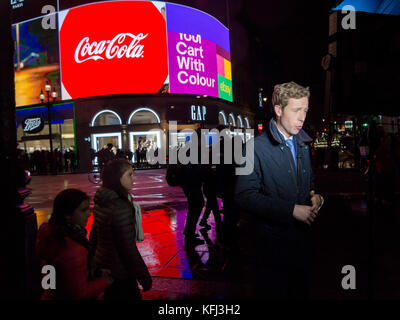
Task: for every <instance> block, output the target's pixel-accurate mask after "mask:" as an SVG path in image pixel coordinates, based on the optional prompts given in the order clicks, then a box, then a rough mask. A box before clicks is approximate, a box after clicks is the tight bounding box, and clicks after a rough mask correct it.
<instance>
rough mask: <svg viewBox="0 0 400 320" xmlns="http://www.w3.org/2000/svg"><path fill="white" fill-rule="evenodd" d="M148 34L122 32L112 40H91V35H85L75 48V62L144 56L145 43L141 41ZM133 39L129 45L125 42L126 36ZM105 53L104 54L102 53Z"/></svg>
mask: <svg viewBox="0 0 400 320" xmlns="http://www.w3.org/2000/svg"><path fill="white" fill-rule="evenodd" d="M147 36H148V34H146V35H143V33H140V34H138V35H136V36H135V35H133V34H131V33H120V34H118V35H116V36H115V37H114V38H113V39H112V40H107V41H106V40H101V41H99V42H96V41H93V42H90V41H89V37H85V38H83V39H82V40H81V42H79V44H78V46H77V47H76V49H75V56H74V58H75V62H76V63H82V62H85V61H87V60H99V59H101V60H104V59H114V58H116V59H121V58H140V57H142V56H143V48H144V45H142V44H140V41H141V40H142V39H144V38H146V37H147ZM126 37H128V38H130V39H131V43H130V44H129V46H127V45H126V44H124V45H121V44H122V43H124V41H125V38H126ZM103 53H104V55H102V54H103Z"/></svg>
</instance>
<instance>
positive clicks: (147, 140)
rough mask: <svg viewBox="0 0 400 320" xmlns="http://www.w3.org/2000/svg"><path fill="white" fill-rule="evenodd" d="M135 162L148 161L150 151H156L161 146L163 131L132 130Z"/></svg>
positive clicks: (131, 143)
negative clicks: (147, 155) (147, 156)
mask: <svg viewBox="0 0 400 320" xmlns="http://www.w3.org/2000/svg"><path fill="white" fill-rule="evenodd" d="M129 139H130V146H131V151H132V152H133V162H137V163H141V162H146V161H147V160H146V154H147V152H148V151H155V150H156V149H157V148H160V147H161V132H159V131H156V132H155V131H152V132H150V131H147V132H130V133H129Z"/></svg>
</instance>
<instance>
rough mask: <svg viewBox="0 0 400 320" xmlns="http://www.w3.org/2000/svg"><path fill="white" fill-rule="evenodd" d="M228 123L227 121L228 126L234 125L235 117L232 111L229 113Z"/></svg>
mask: <svg viewBox="0 0 400 320" xmlns="http://www.w3.org/2000/svg"><path fill="white" fill-rule="evenodd" d="M228 123H229V126H231V127H236V121H235V117H234V115H233V114H232V113H230V114H229V119H228Z"/></svg>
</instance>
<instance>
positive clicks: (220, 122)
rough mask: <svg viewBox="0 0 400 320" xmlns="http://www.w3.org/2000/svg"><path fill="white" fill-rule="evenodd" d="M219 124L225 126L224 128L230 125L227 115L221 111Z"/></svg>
mask: <svg viewBox="0 0 400 320" xmlns="http://www.w3.org/2000/svg"><path fill="white" fill-rule="evenodd" d="M218 124H221V125H224V126H226V125H228V123H227V121H226V116H225V113H224V112H223V111H220V112H219V113H218Z"/></svg>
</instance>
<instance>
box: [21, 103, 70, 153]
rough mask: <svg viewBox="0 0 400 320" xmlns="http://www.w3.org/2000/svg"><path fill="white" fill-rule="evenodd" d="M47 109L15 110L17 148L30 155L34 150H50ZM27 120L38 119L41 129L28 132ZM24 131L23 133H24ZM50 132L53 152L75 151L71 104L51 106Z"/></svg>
mask: <svg viewBox="0 0 400 320" xmlns="http://www.w3.org/2000/svg"><path fill="white" fill-rule="evenodd" d="M47 117H48V109H47V107H39V108H38V107H36V108H27V109H19V110H18V109H17V111H16V120H17V141H18V143H19V147H20V148H21V149H24V150H25V152H26V153H28V154H31V153H33V152H34V151H36V150H39V151H41V150H47V151H49V150H50V137H49V124H48V119H47ZM27 119H40V122H43V128H42V129H41V130H39V131H37V132H36V131H35V132H30V130H29V126H27V125H26V122H27ZM24 129H25V131H24ZM51 131H52V144H53V150H56V149H58V150H67V149H70V150H75V132H74V120H73V104H63V105H53V106H52V107H51Z"/></svg>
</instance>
